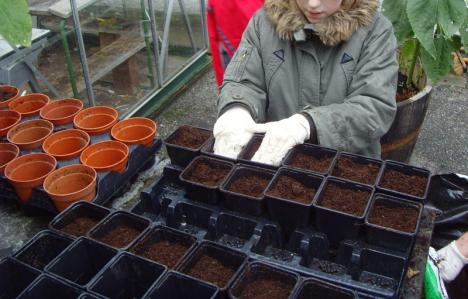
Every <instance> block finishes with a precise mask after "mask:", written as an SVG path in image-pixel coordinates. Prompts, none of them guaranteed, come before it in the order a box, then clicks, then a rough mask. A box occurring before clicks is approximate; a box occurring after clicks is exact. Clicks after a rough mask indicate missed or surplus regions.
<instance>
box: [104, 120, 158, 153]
mask: <svg viewBox="0 0 468 299" xmlns="http://www.w3.org/2000/svg"><path fill="white" fill-rule="evenodd" d="M111 135H112V138H114V139H115V140H118V141H120V142H123V143H125V144H142V145H144V146H147V147H148V146H151V145H152V144H153V140H154V136H155V135H156V123H155V122H154V121H153V120H151V119H149V118H146V117H132V118H129V119H125V120H122V121H119V122H118V123H116V124H115V125H114V126H113V127H112V129H111Z"/></svg>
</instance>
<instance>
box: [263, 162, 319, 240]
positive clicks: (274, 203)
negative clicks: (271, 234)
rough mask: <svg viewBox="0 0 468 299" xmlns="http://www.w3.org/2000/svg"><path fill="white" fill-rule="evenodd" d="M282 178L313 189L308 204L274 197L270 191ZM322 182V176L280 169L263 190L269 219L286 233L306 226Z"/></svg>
mask: <svg viewBox="0 0 468 299" xmlns="http://www.w3.org/2000/svg"><path fill="white" fill-rule="evenodd" d="M284 176H287V177H290V178H292V179H294V180H296V181H298V182H299V183H301V184H302V185H303V186H305V187H307V188H314V189H315V194H314V196H313V197H311V198H310V202H308V203H301V202H298V201H295V200H294V199H290V198H282V197H277V196H274V195H273V194H272V193H271V191H272V189H273V188H274V187H275V186H276V185H277V183H278V180H279V179H280V178H281V177H284ZM323 180H324V178H323V176H321V175H318V174H314V173H310V172H305V171H302V170H295V169H290V168H285V167H281V168H280V169H279V170H278V172H277V173H276V174H275V176H274V178H273V179H272V180H271V182H270V184H269V185H268V187H267V188H266V190H265V200H266V204H267V207H268V215H269V216H270V218H271V219H273V220H275V221H278V222H279V224H280V225H281V227H282V228H283V229H284V230H285V231H286V232H287V233H288V232H292V231H293V230H294V229H295V228H297V227H305V226H307V225H308V224H309V221H310V218H311V215H312V203H313V200H314V198H316V197H317V195H318V193H319V190H320V186H321V184H322V183H323ZM291 187H292V186H291Z"/></svg>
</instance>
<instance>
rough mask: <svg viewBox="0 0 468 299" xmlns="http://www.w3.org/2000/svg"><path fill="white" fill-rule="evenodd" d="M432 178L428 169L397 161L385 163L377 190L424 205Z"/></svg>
mask: <svg viewBox="0 0 468 299" xmlns="http://www.w3.org/2000/svg"><path fill="white" fill-rule="evenodd" d="M398 177H399V178H398ZM430 177H431V173H430V171H429V170H427V169H424V168H419V167H414V166H411V165H408V164H404V163H400V162H396V161H385V163H384V167H383V170H382V173H381V175H380V178H379V180H378V183H377V189H378V190H379V192H382V193H387V194H390V195H393V196H397V197H402V198H405V199H409V200H413V201H416V202H420V203H424V201H425V200H426V198H427V192H428V190H429V185H430Z"/></svg>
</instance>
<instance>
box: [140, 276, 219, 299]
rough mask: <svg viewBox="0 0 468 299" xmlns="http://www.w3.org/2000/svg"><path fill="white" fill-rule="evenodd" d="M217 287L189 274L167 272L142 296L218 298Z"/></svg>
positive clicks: (151, 297)
mask: <svg viewBox="0 0 468 299" xmlns="http://www.w3.org/2000/svg"><path fill="white" fill-rule="evenodd" d="M217 295H218V288H216V287H215V286H213V285H210V284H207V283H205V282H203V281H201V280H198V279H194V278H192V277H190V276H187V275H184V274H181V273H177V272H169V273H168V274H167V275H166V276H165V277H164V278H163V279H162V280H161V281H160V282H158V283H157V284H156V285H155V286H153V287H152V288H151V289H150V290H149V291H148V292H147V293H146V295H145V296H144V297H143V298H145V299H157V298H171V299H186V298H190V299H214V298H218V296H217Z"/></svg>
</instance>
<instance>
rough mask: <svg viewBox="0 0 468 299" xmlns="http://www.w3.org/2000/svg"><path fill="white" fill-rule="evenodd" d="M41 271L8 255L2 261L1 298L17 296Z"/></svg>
mask: <svg viewBox="0 0 468 299" xmlns="http://www.w3.org/2000/svg"><path fill="white" fill-rule="evenodd" d="M40 274H41V273H40V272H39V271H37V270H36V269H34V268H31V267H28V266H26V265H23V264H21V263H19V262H17V261H16V260H14V259H12V258H9V257H7V258H6V259H3V260H1V261H0V298H4V299H9V298H16V296H18V295H19V294H20V293H21V292H22V291H23V290H24V289H26V287H27V286H28V285H29V284H30V283H31V282H33V280H34V279H36V278H37V277H38V276H39V275H40Z"/></svg>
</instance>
